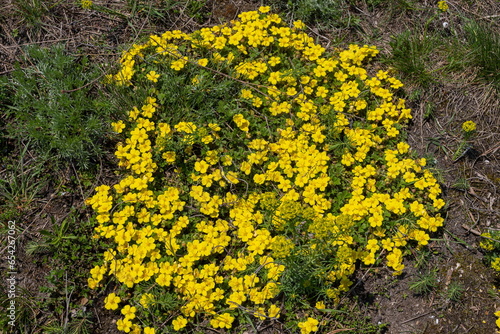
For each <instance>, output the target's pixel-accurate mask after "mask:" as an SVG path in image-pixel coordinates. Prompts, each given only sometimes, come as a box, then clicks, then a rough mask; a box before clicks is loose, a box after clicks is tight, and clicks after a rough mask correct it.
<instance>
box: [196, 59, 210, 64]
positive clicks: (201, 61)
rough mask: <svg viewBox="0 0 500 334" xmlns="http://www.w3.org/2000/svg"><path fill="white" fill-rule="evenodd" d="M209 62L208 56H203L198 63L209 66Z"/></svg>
mask: <svg viewBox="0 0 500 334" xmlns="http://www.w3.org/2000/svg"><path fill="white" fill-rule="evenodd" d="M207 64H208V59H207V58H202V59H199V60H198V65H200V66H207Z"/></svg>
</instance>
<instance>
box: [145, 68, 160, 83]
mask: <svg viewBox="0 0 500 334" xmlns="http://www.w3.org/2000/svg"><path fill="white" fill-rule="evenodd" d="M159 77H160V75H159V74H158V73H156V72H155V71H150V72H149V73H148V74H146V79H148V80H149V81H153V82H158V78H159Z"/></svg>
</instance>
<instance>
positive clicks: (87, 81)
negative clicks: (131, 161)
mask: <svg viewBox="0 0 500 334" xmlns="http://www.w3.org/2000/svg"><path fill="white" fill-rule="evenodd" d="M25 52H26V55H27V57H26V59H25V61H26V63H28V64H30V66H28V67H26V68H24V69H22V68H20V67H18V68H17V70H16V71H14V72H13V73H12V77H11V81H10V89H12V90H13V91H14V92H15V93H14V95H13V97H12V100H13V101H12V106H11V108H10V110H9V111H8V113H9V116H10V117H12V118H13V119H12V121H11V122H9V124H8V128H7V130H8V132H9V135H10V136H11V137H13V138H24V139H28V140H29V141H30V143H32V144H33V147H34V148H35V149H36V152H37V153H38V154H37V155H42V156H43V155H47V156H50V158H51V159H54V158H55V160H56V162H57V161H58V160H62V161H66V162H73V163H75V164H76V165H77V166H79V167H81V168H89V167H90V164H91V162H92V161H97V159H99V158H100V157H101V156H102V152H103V149H102V147H103V143H104V141H105V139H106V134H107V131H108V130H107V126H106V122H109V117H110V111H109V106H107V105H106V104H103V103H102V102H101V103H99V102H96V101H95V99H96V98H97V97H98V95H97V93H96V92H95V91H93V89H92V83H93V81H94V80H96V79H98V78H99V71H98V67H96V66H95V65H92V64H91V63H90V62H89V60H88V59H87V58H85V57H82V58H80V59H77V58H75V57H72V56H70V55H68V54H67V53H66V52H65V51H64V47H63V46H62V45H59V46H54V47H52V48H50V49H45V48H41V47H38V46H32V47H29V48H27V49H26V50H25Z"/></svg>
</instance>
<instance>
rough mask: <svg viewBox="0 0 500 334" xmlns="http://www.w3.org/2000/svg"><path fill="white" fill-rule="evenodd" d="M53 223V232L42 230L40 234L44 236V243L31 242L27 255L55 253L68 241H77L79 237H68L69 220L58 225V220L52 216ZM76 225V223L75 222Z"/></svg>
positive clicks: (27, 248)
mask: <svg viewBox="0 0 500 334" xmlns="http://www.w3.org/2000/svg"><path fill="white" fill-rule="evenodd" d="M50 220H51V222H52V231H50V230H42V231H40V233H41V234H42V235H43V236H44V237H43V241H42V242H31V243H29V244H28V245H27V247H26V253H27V254H30V255H31V254H35V253H41V252H54V251H56V250H58V249H60V247H61V246H63V244H64V242H65V241H67V240H75V239H77V236H75V235H68V228H69V225H70V221H69V219H64V220H63V221H62V222H61V224H59V225H58V224H57V223H56V218H55V217H54V216H50ZM72 223H73V224H74V223H75V221H74V220H73V221H72Z"/></svg>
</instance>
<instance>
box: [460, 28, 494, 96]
mask: <svg viewBox="0 0 500 334" xmlns="http://www.w3.org/2000/svg"><path fill="white" fill-rule="evenodd" d="M465 31H466V37H467V44H468V46H469V48H470V52H471V54H472V62H473V64H474V65H475V66H478V67H479V68H480V69H481V72H480V73H481V76H482V77H483V78H484V79H486V80H488V81H491V82H493V83H494V84H495V85H496V86H497V87H499V88H500V62H499V61H498V59H500V34H499V33H498V31H495V30H493V29H492V28H490V27H489V26H487V25H486V24H484V23H479V22H475V21H469V22H468V23H467V24H466V25H465Z"/></svg>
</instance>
